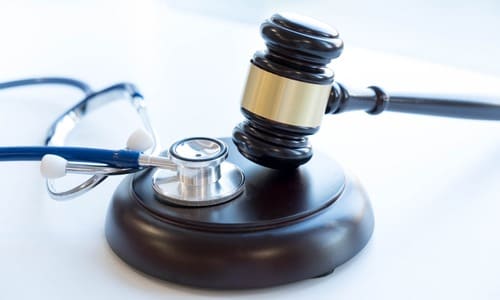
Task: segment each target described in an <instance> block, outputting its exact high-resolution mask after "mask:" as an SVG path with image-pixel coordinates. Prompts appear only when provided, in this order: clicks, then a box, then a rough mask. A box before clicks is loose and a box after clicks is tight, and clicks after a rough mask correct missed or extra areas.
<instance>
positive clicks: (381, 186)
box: [0, 1, 500, 299]
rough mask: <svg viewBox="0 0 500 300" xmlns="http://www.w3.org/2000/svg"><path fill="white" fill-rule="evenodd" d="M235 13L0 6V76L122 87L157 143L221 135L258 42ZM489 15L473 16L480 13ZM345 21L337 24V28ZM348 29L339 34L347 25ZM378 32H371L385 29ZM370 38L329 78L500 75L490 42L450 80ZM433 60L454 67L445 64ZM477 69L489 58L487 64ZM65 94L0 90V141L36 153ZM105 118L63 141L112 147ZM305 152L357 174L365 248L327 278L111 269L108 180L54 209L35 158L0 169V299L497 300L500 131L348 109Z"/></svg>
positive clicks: (121, 6) (466, 83) (109, 118)
mask: <svg viewBox="0 0 500 300" xmlns="http://www.w3.org/2000/svg"><path fill="white" fill-rule="evenodd" d="M481 3H482V2H481ZM485 3H486V2H485ZM483 4H484V3H483ZM239 5H240V6H236V7H235V8H234V10H235V11H236V12H238V14H237V15H238V16H239V17H234V18H233V17H227V15H228V13H223V14H222V15H221V14H216V13H213V10H214V9H212V10H211V11H209V12H208V13H207V15H204V14H203V10H201V11H200V9H198V6H196V2H194V4H193V6H196V7H195V9H193V8H187V9H186V8H185V6H186V5H185V4H184V5H175V4H174V3H171V2H169V1H167V2H157V1H140V2H139V1H137V2H124V1H122V2H106V3H100V2H97V1H96V2H82V3H76V4H75V3H74V4H69V3H66V2H63V1H56V2H50V3H43V4H42V3H37V2H22V3H21V2H16V3H14V2H12V4H6V3H1V4H0V28H1V29H0V30H1V33H2V35H1V37H2V46H1V50H0V70H1V71H2V72H1V74H0V81H5V80H9V79H17V78H23V77H30V76H41V75H64V76H72V77H76V78H80V79H83V80H85V81H87V82H89V83H90V84H91V85H92V86H93V87H95V88H103V87H105V86H107V85H109V84H112V83H115V82H119V81H130V82H133V83H135V84H137V85H138V86H139V88H140V89H141V90H142V92H143V94H144V95H145V96H146V100H147V101H148V104H149V107H150V112H151V116H152V119H153V120H154V124H155V126H156V128H157V129H158V131H159V133H160V137H161V140H162V142H163V145H164V146H167V145H168V144H169V143H170V142H172V141H175V140H176V139H178V138H182V137H187V136H193V135H206V136H228V135H230V133H231V130H232V128H233V126H234V125H235V124H237V123H238V122H239V121H240V120H241V119H242V117H241V115H240V114H239V98H240V95H241V91H242V88H243V86H244V82H245V77H246V72H247V68H248V61H249V59H250V57H251V56H252V54H253V52H254V51H255V50H257V49H259V48H262V42H261V41H260V38H259V33H258V27H259V24H260V23H259V22H260V21H255V23H253V21H252V22H251V21H249V20H251V17H248V18H245V17H244V16H245V13H244V11H242V10H241V9H242V7H241V6H242V4H241V3H240V4H239ZM297 5H298V4H297V3H295V2H293V3H292V4H291V7H292V8H294V7H297ZM423 5H424V8H426V9H427V8H428V7H426V6H425V4H423ZM270 6H271V4H268V5H267V6H266V7H265V8H264V9H261V10H259V12H258V13H254V14H253V15H254V16H256V15H258V14H260V13H262V11H267V10H271V8H272V7H271V8H270ZM200 7H202V5H201V4H200ZM214 7H216V8H217V6H214ZM202 8H203V7H202ZM243 8H244V7H243ZM316 9H317V8H316ZM325 10H326V6H325ZM221 11H222V10H221ZM226 11H230V8H227V7H226ZM370 12H371V11H370ZM351 13H352V11H351ZM406 13H407V14H409V13H408V12H406ZM249 14H250V16H252V15H251V14H252V10H250V11H249ZM339 14H340V15H341V14H342V13H341V12H340V13H339ZM364 14H367V12H366V11H365V12H364ZM416 14H417V12H416ZM491 14H492V12H491V10H485V11H484V15H485V16H486V17H484V19H485V20H486V19H488V17H487V16H489V15H491ZM431 15H432V14H431ZM450 16H451V17H448V19H449V20H453V19H454V17H453V14H452V13H450ZM471 18H473V19H474V18H475V17H474V16H472V17H471ZM241 20H244V22H241ZM343 20H344V21H342V22H343V24H342V26H343V27H347V26H348V25H349V18H347V17H345V18H344V19H343ZM353 20H354V21H352V22H351V23H352V25H353V26H354V27H353V28H356V30H360V31H361V30H362V26H360V25H359V24H360V23H359V22H357V20H356V19H353ZM328 21H329V20H328ZM384 22H386V23H384V24H394V23H391V20H390V19H389V20H385V21H384ZM387 22H388V23H387ZM382 23H383V22H382ZM424 23H425V22H424ZM377 24H378V23H376V24H374V25H373V26H384V25H380V24H378V25H377ZM356 26H357V27H356ZM387 26H388V25H387ZM407 26H408V25H407ZM425 26H426V27H429V25H425ZM436 26H439V25H436ZM477 26H479V25H477ZM396 27H397V24H396V25H392V27H391V28H396ZM438 28H439V27H438ZM356 30H354V31H356ZM403 31H404V30H403ZM343 32H344V31H341V34H343V35H344V33H343ZM347 32H349V30H347ZM403 33H404V32H403ZM363 34H365V35H366V33H358V35H357V36H363ZM401 34H402V30H401V28H400V29H399V30H398V29H397V28H396V29H395V30H394V36H401ZM429 35H432V31H429ZM440 38H441V39H442V40H443V45H444V46H443V47H451V46H450V45H454V43H456V40H454V39H452V38H451V39H449V40H447V39H446V38H444V37H440V36H439V35H438V36H434V37H433V39H436V40H439V39H440ZM384 43H385V42H384V40H382V41H381V44H384ZM372 44H373V43H367V44H365V45H363V43H358V45H361V46H364V48H356V47H352V46H349V45H347V46H346V48H345V52H344V54H343V55H342V56H341V58H340V59H338V61H335V62H334V63H333V64H332V67H333V68H334V69H335V71H336V74H337V79H338V80H339V81H341V82H343V83H348V84H350V85H353V86H356V85H359V86H365V85H370V84H379V85H381V86H383V87H386V88H388V89H392V90H406V91H408V90H410V91H411V90H413V91H417V92H438V93H449V92H456V93H467V94H476V93H477V92H478V91H480V92H481V93H483V94H489V95H500V79H498V78H495V77H492V76H488V75H485V74H484V73H490V74H497V73H496V72H497V71H496V68H495V67H494V66H495V65H498V57H495V56H494V55H490V56H488V55H487V53H489V52H488V51H489V50H487V49H491V48H493V49H494V48H495V47H497V45H496V41H495V40H494V39H493V41H492V42H491V44H488V43H485V44H482V45H481V46H477V47H480V49H485V51H484V53H485V54H484V55H483V56H481V55H479V54H477V53H478V50H477V49H475V51H476V52H474V53H476V54H474V55H476V56H475V57H474V58H477V60H478V61H479V63H478V64H476V65H475V66H471V68H472V69H474V70H476V71H475V72H472V71H464V70H463V67H467V66H465V65H463V64H460V63H457V64H455V65H456V66H461V67H462V68H457V67H456V66H443V65H440V64H436V63H435V62H436V61H440V60H439V59H438V58H439V57H438V58H436V57H434V58H433V57H430V58H429V60H430V61H434V62H427V61H425V60H421V59H422V57H421V56H420V59H415V58H409V57H403V56H398V55H394V53H395V52H397V53H399V54H401V53H403V54H411V53H410V52H411V51H410V50H404V49H403V50H404V51H403V50H396V51H391V50H390V49H391V48H390V47H389V48H385V49H381V48H380V47H374V48H372V49H368V50H367V49H365V48H371V47H370V45H372ZM385 44H387V45H391V43H389V42H387V43H385ZM477 47H476V48H477ZM402 48H404V47H402ZM409 48H412V49H413V47H409ZM374 49H375V50H374ZM377 49H378V50H377ZM381 50H383V51H381ZM405 51H410V52H405ZM450 53H451V52H450ZM416 56H418V55H416ZM441 57H442V58H443V59H442V61H444V62H448V63H453V59H452V58H450V57H451V54H450V57H448V56H447V55H446V53H444V54H443V55H442V56H441ZM424 58H425V57H424ZM450 60H451V61H450ZM484 61H489V62H490V63H489V64H487V65H488V66H487V67H485V66H484V65H482V64H481V62H484ZM485 65H486V64H485ZM478 70H479V71H481V73H483V74H481V73H478V72H477V71H478ZM78 99H79V95H78V94H77V93H74V92H72V91H71V90H67V89H61V88H54V87H48V88H32V89H26V90H11V91H2V92H0V102H1V105H2V109H1V110H0V126H1V127H0V128H2V129H1V130H0V137H1V139H0V140H1V141H2V142H1V143H0V145H1V146H8V145H19V144H20V145H30V144H40V143H41V142H42V138H43V136H44V134H45V130H46V129H47V127H48V125H49V124H50V122H51V120H52V119H53V118H54V117H56V116H57V115H58V114H59V113H61V112H62V111H63V110H64V109H65V108H66V107H68V106H69V105H70V103H73V102H74V101H76V100H78ZM114 109H115V107H110V108H109V109H108V111H107V114H104V113H100V114H96V116H93V117H92V119H90V121H87V122H85V124H84V127H82V128H80V129H78V131H76V132H75V134H74V135H73V136H72V139H71V141H72V142H73V143H79V144H89V145H95V144H97V145H101V144H111V145H112V146H114V147H121V145H122V144H123V143H124V141H125V139H126V136H127V134H128V132H129V128H128V127H130V126H131V125H130V124H129V123H131V120H132V118H133V116H132V115H130V114H129V113H130V112H127V111H125V112H126V113H125V114H123V115H121V114H120V113H121V111H122V110H118V112H117V111H116V110H114ZM116 109H121V107H117V108H116ZM103 128H104V129H105V130H104V129H103ZM103 131H105V132H103ZM313 145H314V147H315V148H316V150H317V151H324V152H328V153H330V154H331V155H332V156H333V157H335V158H336V159H337V160H339V161H340V162H341V164H342V165H344V166H345V167H346V168H347V169H349V170H350V171H352V172H354V173H355V174H356V175H357V176H358V177H359V178H360V179H361V181H362V182H363V184H364V186H365V187H366V189H367V191H368V194H369V195H370V197H371V200H372V204H373V207H374V212H375V217H376V227H375V233H374V236H373V237H372V240H371V241H370V243H369V244H368V246H367V247H366V248H365V249H364V250H363V251H362V252H361V253H360V254H359V255H358V256H357V257H356V258H354V259H353V260H351V261H350V262H348V263H347V264H345V265H344V266H342V267H340V268H338V269H337V270H336V271H335V272H334V273H333V274H332V275H331V276H328V277H325V278H320V279H314V280H306V281H303V282H299V283H294V284H289V285H286V286H281V287H276V288H271V289H263V290H250V291H232V292H221V291H206V290H199V289H191V288H188V287H183V286H179V285H175V284H170V283H166V282H162V281H159V280H156V279H153V278H150V277H147V276H145V275H143V274H140V273H138V272H136V271H134V270H132V269H131V268H130V267H128V266H127V265H126V264H124V263H123V262H122V261H121V260H119V259H118V258H117V257H116V256H115V255H114V254H113V253H112V251H111V250H110V249H109V247H108V246H107V243H106V241H105V238H104V220H105V215H106V210H107V206H108V203H109V199H110V196H111V194H112V192H113V190H114V188H115V187H116V184H117V183H118V182H119V179H117V178H115V179H112V180H109V182H106V183H104V184H103V185H101V186H99V187H98V188H97V189H96V190H94V191H92V192H90V193H88V194H86V195H85V196H83V197H80V198H78V199H76V200H74V201H71V202H64V203H61V202H55V201H53V200H51V199H49V197H48V196H47V194H46V192H45V190H44V183H43V180H42V179H41V178H40V176H39V174H38V166H37V164H35V163H2V164H1V165H0V179H1V183H0V192H1V194H0V195H1V197H0V198H1V201H0V266H1V267H0V290H1V295H2V296H1V298H2V299H3V298H5V299H33V298H37V299H40V298H46V299H49V298H50V299H57V298H72V299H89V298H95V299H100V298H108V299H109V298H111V299H114V298H119V299H138V298H139V299H156V298H158V299H160V298H161V299H164V298H168V299H219V298H221V297H227V298H231V299H251V298H255V299H257V298H259V299H260V298H271V297H272V298H278V297H279V298H284V297H287V298H289V299H303V298H314V299H316V298H317V299H402V298H404V299H442V298H454V299H471V298H474V299H495V298H499V297H500V285H499V278H500V257H499V256H498V253H500V237H499V235H498V231H497V230H498V228H499V225H500V220H499V214H500V201H499V198H500V197H499V192H498V182H499V180H500V160H499V159H498V155H499V153H500V151H499V150H500V124H499V123H496V122H482V121H464V120H453V119H444V118H433V117H424V116H411V115H399V114H391V113H384V114H382V115H380V116H376V117H373V116H369V115H367V114H364V113H349V114H345V115H339V116H326V117H325V119H324V122H323V125H322V129H321V130H320V132H319V133H318V134H317V135H316V136H314V137H313Z"/></svg>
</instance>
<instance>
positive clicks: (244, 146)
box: [233, 14, 343, 169]
mask: <svg viewBox="0 0 500 300" xmlns="http://www.w3.org/2000/svg"><path fill="white" fill-rule="evenodd" d="M260 29H261V35H262V37H263V38H264V40H265V42H266V47H267V49H266V50H264V51H258V52H256V53H255V55H254V57H253V59H252V60H251V61H250V62H251V64H250V72H249V75H248V79H247V84H246V87H245V91H244V94H243V99H242V102H241V111H242V113H243V115H244V116H245V118H246V120H245V121H243V122H242V123H240V124H239V125H238V126H236V127H235V128H234V130H233V141H234V143H235V144H236V146H237V147H238V150H239V151H240V153H241V154H243V155H244V156H245V157H246V158H248V159H250V160H252V161H254V162H256V163H258V164H260V165H263V166H266V167H270V168H275V169H292V168H296V167H298V166H300V165H302V164H304V163H306V162H307V161H308V160H309V159H311V157H312V147H311V145H310V143H309V140H308V138H307V136H308V135H311V134H314V133H315V132H316V131H318V129H319V126H320V124H321V120H322V117H323V115H324V114H325V111H326V107H327V103H328V98H329V96H330V92H331V90H332V88H331V87H332V83H333V71H332V70H330V69H329V68H328V67H327V64H328V63H330V61H331V60H332V59H334V58H336V57H338V56H339V55H340V54H341V52H342V48H343V42H342V40H341V39H340V38H339V34H338V33H337V31H336V30H335V29H333V28H331V27H329V26H328V25H326V24H323V23H320V22H317V21H315V20H313V19H309V18H305V17H301V16H298V15H295V14H275V15H273V16H272V17H271V18H270V19H268V20H266V21H265V22H264V23H263V24H262V25H261V28H260Z"/></svg>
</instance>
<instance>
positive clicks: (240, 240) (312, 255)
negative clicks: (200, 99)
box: [106, 139, 374, 289]
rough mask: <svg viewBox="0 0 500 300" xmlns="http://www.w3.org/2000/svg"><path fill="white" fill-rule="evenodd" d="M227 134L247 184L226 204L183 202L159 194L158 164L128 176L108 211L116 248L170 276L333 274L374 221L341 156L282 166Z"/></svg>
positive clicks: (233, 278) (239, 283) (191, 279)
mask: <svg viewBox="0 0 500 300" xmlns="http://www.w3.org/2000/svg"><path fill="white" fill-rule="evenodd" d="M223 140H224V141H225V142H226V143H227V144H228V147H229V157H228V160H229V161H231V162H232V163H234V164H236V165H237V166H239V167H240V168H241V169H243V171H244V173H245V177H246V178H245V179H246V181H245V191H244V192H243V193H242V194H241V195H240V196H238V197H237V198H235V199H234V200H231V201H229V202H227V203H224V204H220V205H214V206H208V207H196V208H194V207H181V206H175V205H170V204H166V203H165V202H163V201H160V200H159V199H157V197H156V195H155V194H154V191H153V188H152V179H151V175H152V172H150V171H146V172H143V173H139V174H135V175H130V176H128V177H127V178H125V180H124V181H123V182H122V183H121V184H120V186H119V187H118V189H117V190H116V192H115V193H114V195H113V199H112V202H111V204H110V208H109V211H108V216H107V220H106V238H107V240H108V242H109V245H110V246H111V248H112V249H113V251H114V252H115V253H116V254H117V255H118V256H119V257H121V258H122V259H123V260H124V261H125V262H127V263H128V264H130V265H131V266H133V267H135V268H136V269H138V270H140V271H142V272H145V273H147V274H150V275H152V276H155V277H158V278H161V279H164V280H168V281H171V282H176V283H180V284H185V285H190V286H196V287H203V288H214V289H241V288H258V287H267V286H273V285H279V284H284V283H288V282H293V281H298V280H303V279H307V278H313V277H318V276H321V275H324V274H328V273H330V272H332V271H333V269H334V268H335V267H337V266H338V265H340V264H342V263H344V262H346V261H347V260H349V259H350V258H351V257H353V256H354V255H355V254H356V253H358V252H359V251H360V250H361V249H362V248H363V247H364V246H365V245H366V243H367V242H368V240H369V239H370V236H371V234H372V231H373V224H374V223H373V212H372V209H371V206H370V203H369V200H368V197H367V196H366V194H365V193H364V191H363V189H362V187H361V185H360V184H359V183H358V182H357V181H356V180H354V179H353V178H352V177H350V176H347V175H346V174H345V173H344V172H343V170H342V168H341V167H340V166H339V165H338V164H337V163H336V162H335V161H334V160H332V159H331V158H329V157H327V156H325V155H322V154H321V153H315V155H314V156H313V158H312V159H311V161H310V162H308V163H307V164H305V165H303V166H301V167H300V168H298V169H296V170H292V171H276V170H271V169H268V168H264V167H261V166H258V165H256V164H254V163H252V162H250V161H248V160H246V159H245V158H244V157H242V156H241V155H240V154H239V153H238V151H237V150H236V148H235V147H234V146H233V144H232V142H231V140H229V139H223Z"/></svg>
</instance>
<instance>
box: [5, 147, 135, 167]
mask: <svg viewBox="0 0 500 300" xmlns="http://www.w3.org/2000/svg"><path fill="white" fill-rule="evenodd" d="M47 154H52V155H57V156H60V157H62V158H64V159H66V160H68V161H73V162H86V163H100V164H105V165H107V166H109V167H113V168H123V169H139V168H140V167H141V166H140V165H139V156H140V155H141V152H138V151H133V150H124V149H122V150H109V149H100V148H83V147H52V146H51V147H46V146H45V147H44V146H29V147H1V148H0V161H40V160H42V158H43V157H44V156H45V155H47Z"/></svg>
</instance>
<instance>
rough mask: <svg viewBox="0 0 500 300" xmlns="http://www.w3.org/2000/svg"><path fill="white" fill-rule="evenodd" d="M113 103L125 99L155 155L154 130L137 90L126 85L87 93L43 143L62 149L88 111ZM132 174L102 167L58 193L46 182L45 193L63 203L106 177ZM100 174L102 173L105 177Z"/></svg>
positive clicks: (126, 169) (64, 115) (60, 120)
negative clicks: (82, 180)
mask: <svg viewBox="0 0 500 300" xmlns="http://www.w3.org/2000/svg"><path fill="white" fill-rule="evenodd" d="M117 100H128V102H129V103H130V104H131V105H132V106H133V107H134V109H135V111H136V112H137V114H138V116H139V118H140V120H141V121H142V124H143V127H144V130H145V131H146V132H147V133H148V135H149V136H150V137H151V139H152V147H151V148H150V151H149V153H150V154H158V153H159V152H160V150H159V143H158V139H157V135H156V132H155V131H154V129H153V127H152V125H151V122H150V120H149V116H148V113H147V109H146V103H145V101H144V98H143V97H142V95H141V93H140V92H139V91H138V89H137V88H136V87H135V86H134V85H133V84H130V83H121V84H116V85H113V86H111V87H108V88H106V89H104V90H101V91H98V92H93V93H90V94H87V96H86V97H85V98H84V99H83V100H82V101H80V102H78V103H77V104H76V105H74V106H73V107H72V108H70V109H69V110H67V111H66V112H65V113H63V114H62V115H61V116H60V117H59V118H57V119H56V121H55V122H54V123H53V124H52V125H51V126H50V128H49V131H48V133H47V137H46V142H45V144H46V145H47V146H64V145H65V141H66V138H67V136H68V135H69V134H70V133H71V131H72V130H73V128H74V127H75V126H76V125H77V124H78V123H79V121H80V120H81V119H82V118H83V117H85V116H86V115H88V114H89V113H90V112H92V111H95V110H97V109H99V108H101V107H103V106H104V105H106V104H109V103H112V102H114V101H117ZM80 169H81V168H80ZM89 170H90V171H92V170H95V168H93V167H92V166H90V169H89ZM134 171H137V169H128V168H113V167H109V166H106V167H105V168H102V167H100V168H99V170H98V172H95V173H97V174H95V173H94V175H92V176H91V177H90V178H88V179H87V180H85V181H84V182H82V183H81V184H79V185H77V186H75V187H73V188H70V189H67V190H64V191H60V190H58V189H57V188H56V187H55V182H54V180H53V179H48V180H47V190H48V193H49V195H50V196H51V198H53V199H55V200H67V199H71V198H74V197H77V196H79V195H81V194H83V193H85V192H87V191H89V190H91V189H92V188H94V187H95V186H97V185H98V184H99V183H101V182H103V181H104V180H105V179H106V178H107V175H114V174H124V173H129V172H134ZM100 173H106V174H107V175H103V174H100Z"/></svg>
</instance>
